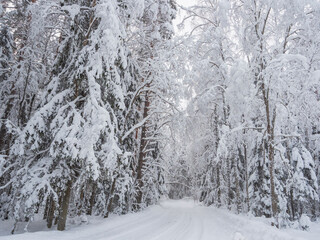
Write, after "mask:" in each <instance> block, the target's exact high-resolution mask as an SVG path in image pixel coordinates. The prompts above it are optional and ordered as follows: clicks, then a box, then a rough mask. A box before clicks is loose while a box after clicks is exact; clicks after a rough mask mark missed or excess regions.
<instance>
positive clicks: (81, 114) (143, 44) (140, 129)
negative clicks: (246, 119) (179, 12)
mask: <svg viewBox="0 0 320 240" xmlns="http://www.w3.org/2000/svg"><path fill="white" fill-rule="evenodd" d="M175 12H176V6H175V4H174V2H173V1H172V0H132V1H123V0H4V1H2V2H1V5H0V29H1V30H0V218H1V219H2V220H6V219H14V220H15V226H16V224H17V223H18V222H31V221H32V220H33V217H34V215H35V214H42V215H43V218H44V219H45V220H46V221H47V226H48V227H49V228H51V227H52V226H53V225H57V229H58V230H64V229H65V226H66V219H67V217H74V216H82V215H101V216H104V217H108V215H109V214H110V213H118V214H124V213H127V212H129V211H135V210H139V209H141V208H144V207H145V206H147V205H150V204H153V203H155V202H157V201H158V199H159V197H160V196H161V195H162V194H163V192H164V191H165V189H166V188H165V184H164V174H163V169H162V167H161V162H162V161H163V158H162V155H161V149H162V148H163V142H164V140H163V139H164V136H163V129H164V128H166V126H167V125H168V124H169V123H170V117H171V116H172V115H174V112H175V111H176V110H175V108H174V107H173V106H174V104H173V102H174V101H175V100H176V94H175V92H174V91H175V89H176V88H173V86H174V85H175V82H174V79H173V77H172V76H173V74H172V71H171V69H170V66H171V65H170V62H169V61H168V59H171V58H172V56H171V54H172V52H171V51H170V49H171V48H172V44H171V38H172V35H173V27H172V20H173V18H174V17H175ZM15 226H14V227H13V230H12V233H14V231H15Z"/></svg>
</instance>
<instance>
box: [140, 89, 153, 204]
mask: <svg viewBox="0 0 320 240" xmlns="http://www.w3.org/2000/svg"><path fill="white" fill-rule="evenodd" d="M149 105H150V102H149V96H148V92H146V97H145V103H144V108H143V119H145V118H146V117H148V111H149ZM146 135H147V126H146V123H145V124H144V125H143V126H142V129H141V137H140V149H139V158H138V166H137V181H138V195H137V204H138V208H139V207H140V206H139V205H140V204H141V202H142V195H143V193H142V188H143V181H142V178H143V167H144V157H145V152H144V151H145V148H146V146H147V139H146Z"/></svg>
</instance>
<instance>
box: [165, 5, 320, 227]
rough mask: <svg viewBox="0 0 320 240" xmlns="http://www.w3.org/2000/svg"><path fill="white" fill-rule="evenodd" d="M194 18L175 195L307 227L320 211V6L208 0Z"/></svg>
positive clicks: (191, 13)
mask: <svg viewBox="0 0 320 240" xmlns="http://www.w3.org/2000/svg"><path fill="white" fill-rule="evenodd" d="M185 11H186V13H187V16H186V18H185V20H184V22H183V24H187V25H188V26H190V28H191V30H190V31H189V32H188V36H187V37H186V38H182V39H180V41H181V42H182V43H184V49H183V51H181V53H180V55H181V56H182V58H184V59H188V61H189V64H188V66H187V67H186V68H185V73H184V75H183V78H184V83H185V84H186V85H187V86H189V89H190V96H191V101H190V102H189V104H188V109H187V116H186V119H185V120H184V123H183V126H182V127H181V128H180V134H177V135H179V136H178V137H177V139H180V140H181V141H182V142H184V145H182V146H180V148H177V149H178V152H174V151H172V154H171V156H170V157H171V159H175V160H172V172H174V174H173V176H172V182H174V183H175V185H174V186H175V188H172V189H171V192H170V194H171V196H172V197H181V195H183V194H185V195H194V196H195V197H196V198H199V199H200V201H202V202H203V203H205V204H206V205H216V206H223V207H227V208H229V209H233V210H234V211H236V212H244V213H248V212H249V213H251V214H253V215H254V216H265V217H267V218H271V219H272V220H271V221H272V224H273V225H276V226H278V227H283V226H292V225H294V224H296V223H297V224H299V223H300V227H301V228H304V227H305V226H306V223H307V222H308V219H311V220H315V219H316V218H317V217H319V214H320V212H319V206H320V204H319V194H320V192H319V187H318V186H319V183H320V182H319V181H320V169H319V164H320V148H319V146H320V71H319V70H320V31H319V29H320V21H319V20H320V5H319V2H318V1H313V0H306V1H300V0H296V1H292V0H288V1H287V0H281V1H272V0H241V1H240V0H229V1H222V0H221V1H220V0H202V1H199V4H198V5H195V6H193V7H190V8H188V9H185ZM188 21H189V23H188ZM183 129H186V130H183ZM182 193H183V194H182Z"/></svg>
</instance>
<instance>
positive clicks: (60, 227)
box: [57, 180, 71, 231]
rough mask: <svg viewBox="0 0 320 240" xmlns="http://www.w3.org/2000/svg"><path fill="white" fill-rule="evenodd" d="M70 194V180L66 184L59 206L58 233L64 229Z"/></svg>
mask: <svg viewBox="0 0 320 240" xmlns="http://www.w3.org/2000/svg"><path fill="white" fill-rule="evenodd" d="M70 194H71V180H69V181H68V182H67V188H66V190H65V192H64V196H63V200H62V205H61V209H60V214H59V220H58V227H57V229H58V230H59V231H63V230H65V229H66V222H67V215H68V208H69V200H70Z"/></svg>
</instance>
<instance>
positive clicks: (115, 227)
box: [0, 200, 320, 240]
mask: <svg viewBox="0 0 320 240" xmlns="http://www.w3.org/2000/svg"><path fill="white" fill-rule="evenodd" d="M312 227H313V228H312V229H311V231H310V232H302V231H297V230H292V229H291V230H281V231H280V230H277V229H275V228H274V227H271V226H269V225H267V224H266V223H265V221H264V220H263V219H257V218H249V217H247V216H238V215H234V214H232V213H229V212H227V211H226V210H221V209H216V208H211V207H202V206H199V205H197V204H195V203H194V202H193V201H192V200H178V201H175V200H166V201H162V202H161V203H160V204H159V205H157V206H153V207H150V208H148V209H146V210H145V211H142V212H140V213H133V214H128V215H125V216H112V217H110V218H109V219H105V220H101V219H100V220H94V219H93V220H91V223H89V224H88V225H81V226H77V227H72V228H71V229H69V230H67V231H64V232H58V231H41V232H34V233H24V234H17V235H13V236H2V237H0V240H4V239H11V240H55V239H57V240H58V239H59V240H130V239H132V240H160V239H162V240H169V239H181V240H201V239H203V240H260V239H261V240H274V239H277V240H289V239H290V240H298V239H299V240H302V239H303V240H307V239H310V240H315V239H319V236H320V228H319V223H318V224H314V225H313V226H312Z"/></svg>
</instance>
